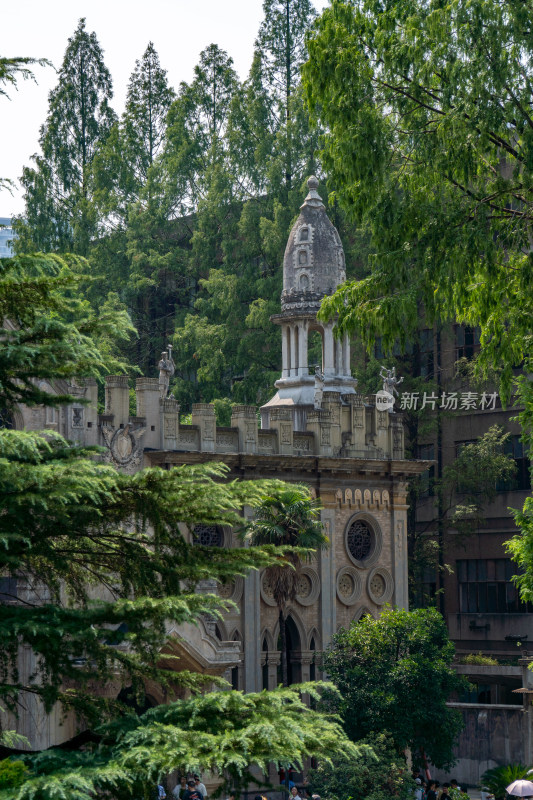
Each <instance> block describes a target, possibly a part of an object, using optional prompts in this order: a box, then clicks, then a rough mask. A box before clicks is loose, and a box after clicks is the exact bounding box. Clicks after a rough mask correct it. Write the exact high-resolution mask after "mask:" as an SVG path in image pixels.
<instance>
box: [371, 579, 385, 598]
mask: <svg viewBox="0 0 533 800" xmlns="http://www.w3.org/2000/svg"><path fill="white" fill-rule="evenodd" d="M370 592H371V593H372V594H373V595H374V596H375V597H382V596H383V595H384V594H385V581H384V580H383V576H382V575H380V574H379V573H376V575H374V577H373V578H372V580H371V581H370Z"/></svg>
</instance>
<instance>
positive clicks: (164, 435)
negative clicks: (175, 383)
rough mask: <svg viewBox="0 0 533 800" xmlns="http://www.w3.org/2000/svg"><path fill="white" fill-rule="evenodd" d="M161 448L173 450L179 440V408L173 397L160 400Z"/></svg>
mask: <svg viewBox="0 0 533 800" xmlns="http://www.w3.org/2000/svg"><path fill="white" fill-rule="evenodd" d="M159 408H160V413H161V448H162V449H163V450H175V449H176V447H177V445H178V440H179V417H180V407H179V405H178V401H177V400H176V398H175V397H165V399H164V400H163V399H160V401H159Z"/></svg>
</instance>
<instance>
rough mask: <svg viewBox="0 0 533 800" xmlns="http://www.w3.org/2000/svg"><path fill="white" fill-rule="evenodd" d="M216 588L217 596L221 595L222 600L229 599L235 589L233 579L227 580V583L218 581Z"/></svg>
mask: <svg viewBox="0 0 533 800" xmlns="http://www.w3.org/2000/svg"><path fill="white" fill-rule="evenodd" d="M217 588H218V596H219V597H223V598H224V600H229V598H230V597H232V596H233V593H234V591H235V583H234V582H233V581H228V582H227V583H218V584H217Z"/></svg>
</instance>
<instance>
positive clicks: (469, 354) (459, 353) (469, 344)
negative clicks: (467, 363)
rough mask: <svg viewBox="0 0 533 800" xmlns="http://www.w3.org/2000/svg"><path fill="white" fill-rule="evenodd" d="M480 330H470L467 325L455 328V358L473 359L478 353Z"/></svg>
mask: <svg viewBox="0 0 533 800" xmlns="http://www.w3.org/2000/svg"><path fill="white" fill-rule="evenodd" d="M480 334H481V329H480V328H472V327H470V326H468V325H456V326H455V358H456V360H457V361H458V360H459V359H460V358H468V359H471V358H474V356H475V355H476V353H477V352H478V351H479V337H480Z"/></svg>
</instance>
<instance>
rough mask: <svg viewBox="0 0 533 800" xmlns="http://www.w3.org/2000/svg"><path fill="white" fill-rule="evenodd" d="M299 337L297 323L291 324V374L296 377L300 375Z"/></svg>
mask: <svg viewBox="0 0 533 800" xmlns="http://www.w3.org/2000/svg"><path fill="white" fill-rule="evenodd" d="M297 337H298V334H297V327H296V325H291V368H290V372H289V374H290V376H291V377H294V378H295V377H296V376H297V375H298V349H297Z"/></svg>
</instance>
